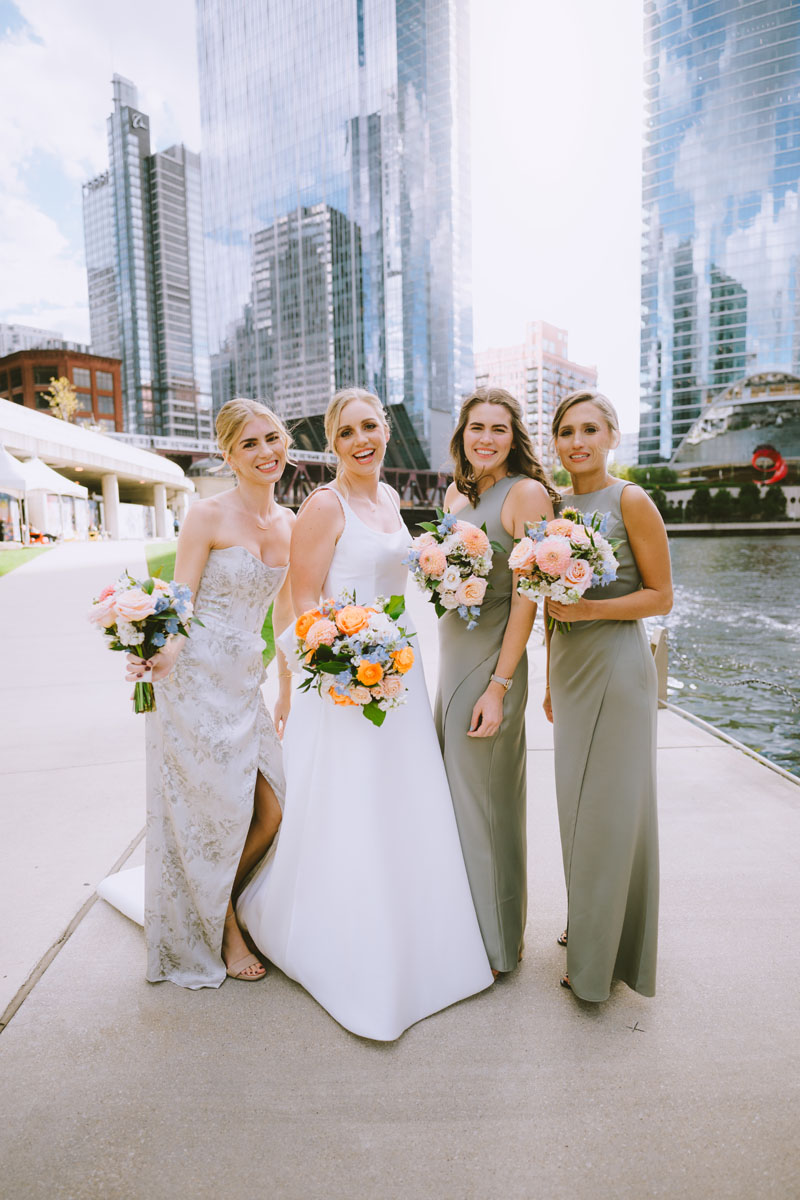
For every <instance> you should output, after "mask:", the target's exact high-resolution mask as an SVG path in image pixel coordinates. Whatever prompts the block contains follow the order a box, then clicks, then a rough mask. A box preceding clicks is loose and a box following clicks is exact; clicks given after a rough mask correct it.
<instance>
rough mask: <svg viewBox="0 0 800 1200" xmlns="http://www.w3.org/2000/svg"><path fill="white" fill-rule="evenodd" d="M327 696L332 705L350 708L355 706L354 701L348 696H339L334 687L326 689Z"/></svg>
mask: <svg viewBox="0 0 800 1200" xmlns="http://www.w3.org/2000/svg"><path fill="white" fill-rule="evenodd" d="M328 695H329V696H330V698H331V700H332V701H333V703H334V704H344V705H346V706H348V707H350V708H352V707H354V706H355V700H351V699H350V697H349V696H342V695H340V694H339V692H337V690H336V688H335V687H329V688H328Z"/></svg>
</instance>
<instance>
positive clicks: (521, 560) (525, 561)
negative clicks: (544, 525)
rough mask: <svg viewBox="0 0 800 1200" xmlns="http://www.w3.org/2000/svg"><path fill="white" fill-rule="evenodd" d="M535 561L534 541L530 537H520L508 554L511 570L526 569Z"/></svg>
mask: <svg viewBox="0 0 800 1200" xmlns="http://www.w3.org/2000/svg"><path fill="white" fill-rule="evenodd" d="M535 562H536V542H534V541H533V539H532V538H529V537H524V538H520V540H519V541H518V542H517V544H516V546H515V547H514V549H513V550H512V551H511V553H510V554H509V556H508V565H509V567H510V568H511V570H512V571H527V570H528V569H529V568H530V567H532V566H533V564H534V563H535Z"/></svg>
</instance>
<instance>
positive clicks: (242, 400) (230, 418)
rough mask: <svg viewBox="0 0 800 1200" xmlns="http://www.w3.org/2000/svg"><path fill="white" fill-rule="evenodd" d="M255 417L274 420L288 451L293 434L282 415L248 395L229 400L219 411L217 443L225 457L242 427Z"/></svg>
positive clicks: (273, 422)
mask: <svg viewBox="0 0 800 1200" xmlns="http://www.w3.org/2000/svg"><path fill="white" fill-rule="evenodd" d="M253 417H266V419H267V420H268V421H271V422H272V424H273V425H274V426H275V428H276V429H277V431H278V436H279V437H280V439H281V441H282V442H283V447H284V449H285V450H286V451H287V453H288V451H289V449H290V447H291V445H292V435H291V434H290V433H289V430H288V429H287V428H286V426H285V425H284V423H283V421H282V420H281V419H280V417H279V416H278V415H277V414H276V413H274V412H273V411H272V409H271V408H267V406H266V404H262V403H261V401H260V400H248V399H247V398H246V397H243V396H238V397H237V398H236V399H234V400H229V401H228V403H227V404H223V406H222V408H221V409H220V410H219V412H218V413H217V421H216V430H217V445H218V446H219V450H220V454H221V455H222V456H223V458H226V459H227V457H228V455H229V454H230V452H231V451H232V450H233V448H234V446H235V445H236V439H237V437H238V436H239V433H240V432H241V430H242V427H243V426H244V425H246V424H247V422H248V421H249V420H251V419H252V418H253Z"/></svg>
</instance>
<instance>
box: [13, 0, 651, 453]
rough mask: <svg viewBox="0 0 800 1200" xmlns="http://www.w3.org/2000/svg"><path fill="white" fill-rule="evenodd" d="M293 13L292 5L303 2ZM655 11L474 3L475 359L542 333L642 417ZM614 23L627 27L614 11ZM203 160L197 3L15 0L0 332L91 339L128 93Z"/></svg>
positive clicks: (154, 125) (163, 134) (162, 135)
mask: <svg viewBox="0 0 800 1200" xmlns="http://www.w3.org/2000/svg"><path fill="white" fill-rule="evenodd" d="M287 2H288V0H287ZM641 8H642V6H641V0H615V3H614V4H613V5H610V4H602V3H598V2H597V0H557V2H556V3H553V2H552V0H472V40H473V55H472V125H473V161H472V170H473V294H474V314H475V346H476V348H484V347H486V346H489V345H502V344H508V343H511V342H515V341H521V340H522V336H523V333H524V328H525V322H526V321H528V320H535V319H537V318H541V319H543V320H547V321H551V322H552V323H553V324H555V325H559V326H561V327H562V328H566V329H568V330H569V334H570V354H571V356H572V357H573V358H575V359H576V360H577V361H579V362H583V363H595V364H597V366H598V368H599V371H600V380H599V381H600V385H601V386H602V387H603V388H604V390H606V391H607V392H608V394H609V395H610V396H611V397H612V399H614V400H615V402H616V403H617V405H618V407H619V409H620V415H621V417H622V422H623V427H624V428H625V429H628V430H630V429H633V428H635V427H636V424H637V409H638V329H639V244H640V162H641V135H642V127H643V118H642V83H641V80H642V71H641ZM611 12H613V18H610V16H609V14H610V13H611ZM115 71H116V72H118V73H119V74H121V75H125V76H127V77H128V78H129V79H131V80H133V82H134V83H135V84H136V85H137V87H138V88H139V95H140V103H141V107H142V109H143V110H144V111H145V112H147V113H149V115H150V121H151V138H152V144H153V147H154V148H155V149H162V148H164V147H166V146H168V145H171V144H172V143H173V142H180V141H183V142H185V143H186V145H188V146H189V147H190V148H192V149H200V125H199V111H198V100H197V64H196V57H195V35H194V0H168V2H167V3H164V0H137V3H136V5H135V6H130V5H122V4H115V3H113V2H112V3H109V2H108V0H70V3H64V0H17V2H16V3H12V2H11V0H0V145H2V146H3V148H4V172H3V175H2V178H0V320H2V321H19V322H22V323H25V324H30V325H40V326H43V327H45V328H52V329H57V330H60V331H61V332H63V334H64V335H65V336H66V337H68V338H71V339H74V340H76V341H88V339H89V323H88V307H87V297H86V274H85V265H84V259H83V228H82V209H81V183H82V182H83V181H85V180H86V179H89V178H91V177H92V176H93V175H95V174H97V173H98V172H99V171H101V170H103V169H105V166H106V165H107V152H106V142H105V138H106V131H105V120H106V117H107V116H108V113H109V111H110V108H111V82H110V81H111V76H112V75H113V73H114V72H115Z"/></svg>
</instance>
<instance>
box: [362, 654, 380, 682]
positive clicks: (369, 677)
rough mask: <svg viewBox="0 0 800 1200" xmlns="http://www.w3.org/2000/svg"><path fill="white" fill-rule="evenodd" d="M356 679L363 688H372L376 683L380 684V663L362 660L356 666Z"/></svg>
mask: <svg viewBox="0 0 800 1200" xmlns="http://www.w3.org/2000/svg"><path fill="white" fill-rule="evenodd" d="M356 679H357V680H358V682H359V683H363V684H364V687H374V685H375V684H376V683H380V681H381V680H382V679H383V667H382V666H381V664H380V663H371V662H367V660H366V659H364V658H362V659H361V661H360V663H359V664H358V670H357V671H356Z"/></svg>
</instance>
